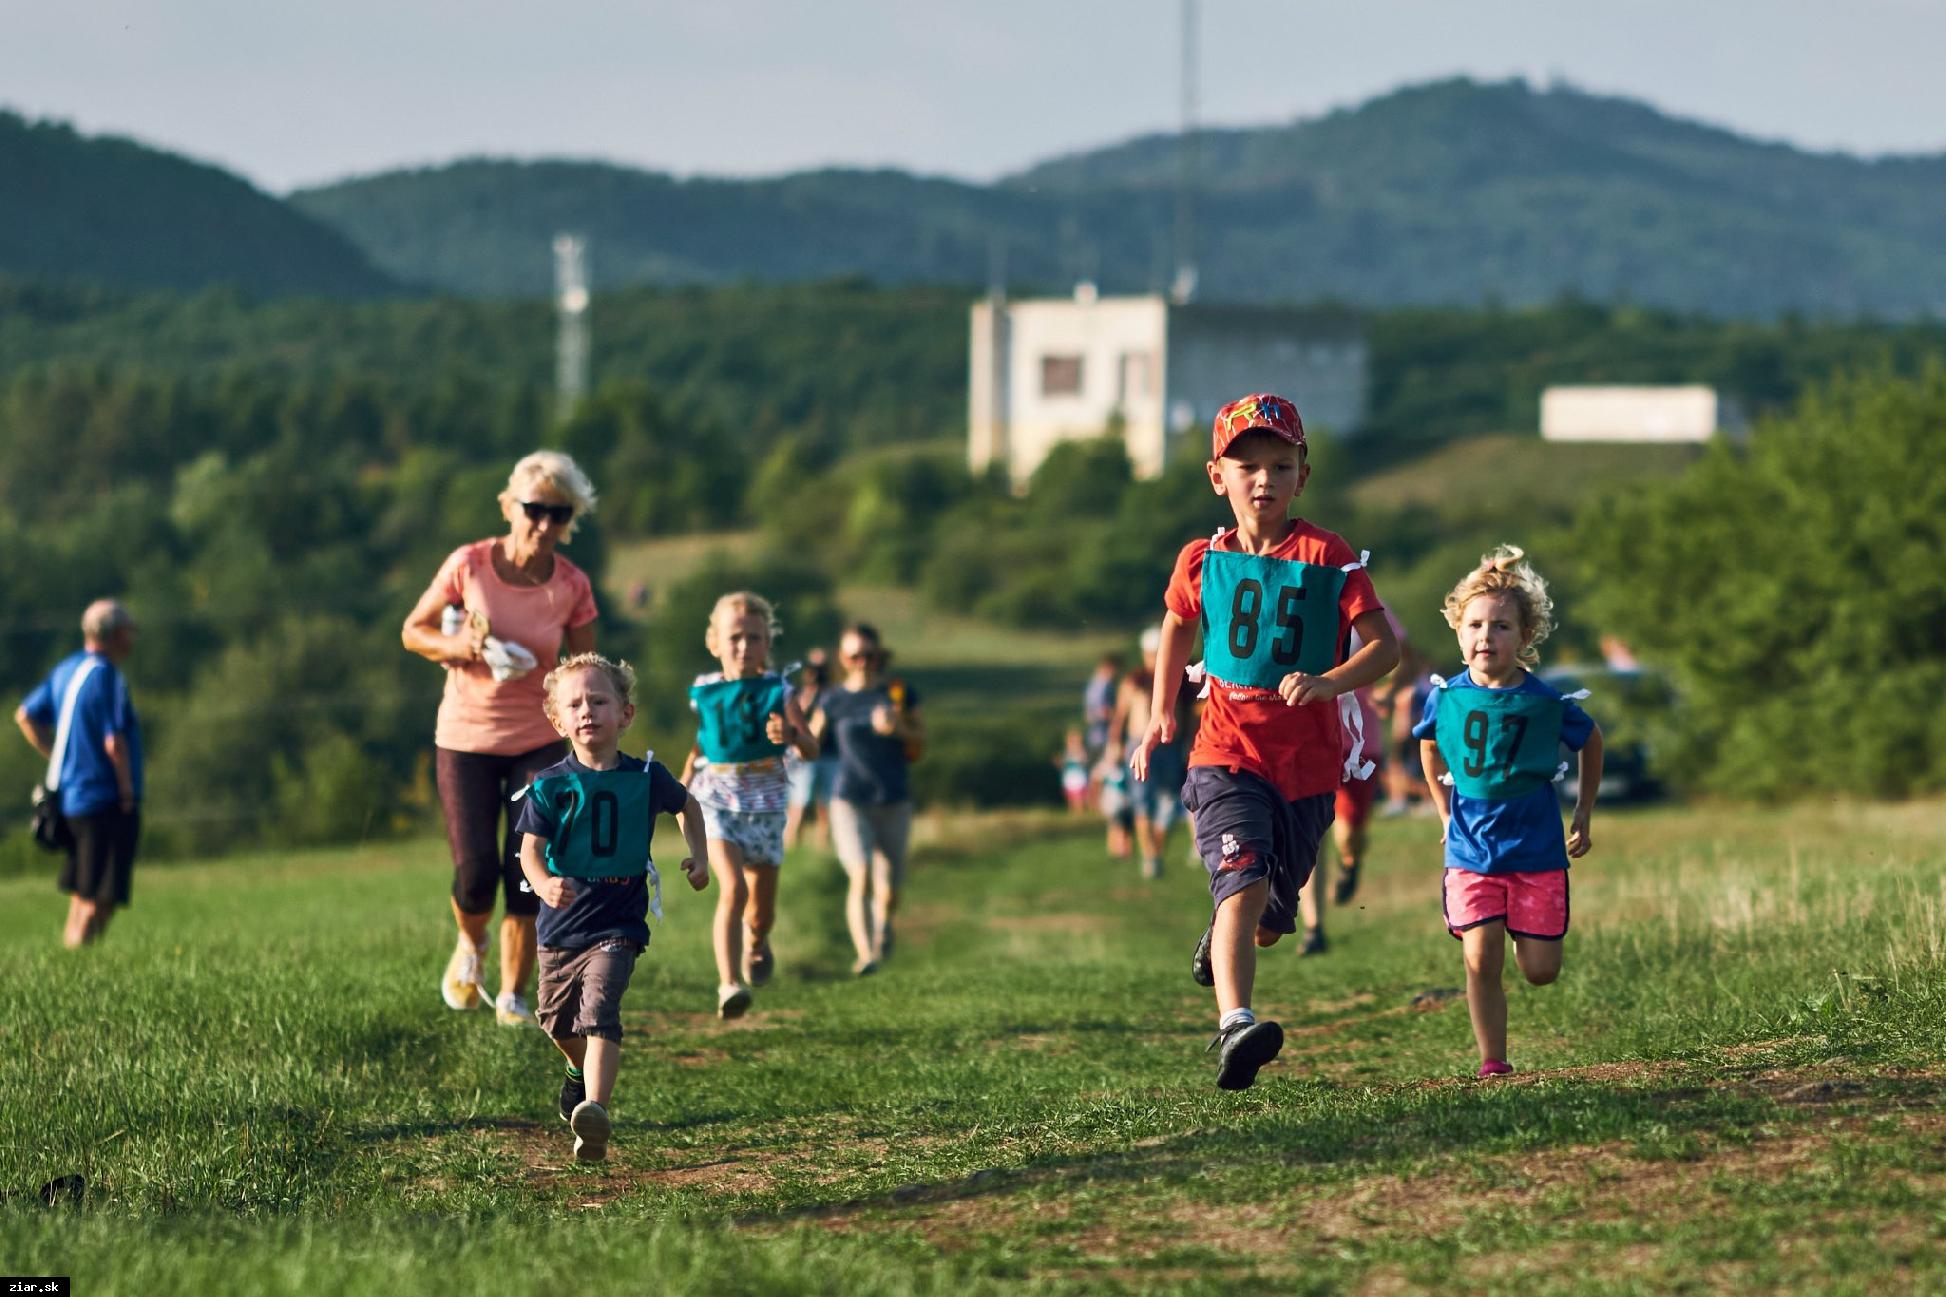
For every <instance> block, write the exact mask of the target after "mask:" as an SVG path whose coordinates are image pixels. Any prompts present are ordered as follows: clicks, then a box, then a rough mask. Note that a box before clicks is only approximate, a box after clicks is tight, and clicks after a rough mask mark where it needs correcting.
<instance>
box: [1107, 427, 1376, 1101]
mask: <svg viewBox="0 0 1946 1297" xmlns="http://www.w3.org/2000/svg"><path fill="white" fill-rule="evenodd" d="M1210 453H1211V458H1210V461H1209V463H1208V464H1207V465H1206V468H1207V470H1208V472H1209V480H1210V487H1211V488H1212V489H1213V490H1214V491H1215V492H1216V494H1218V495H1220V496H1222V497H1223V498H1224V499H1225V500H1226V501H1228V502H1229V505H1230V509H1231V511H1232V512H1233V513H1234V514H1235V515H1236V522H1237V525H1236V526H1235V527H1234V528H1232V529H1228V530H1225V531H1221V532H1218V533H1217V534H1216V536H1215V538H1214V539H1211V540H1198V541H1192V542H1190V543H1189V544H1188V545H1186V546H1184V548H1183V551H1182V553H1181V554H1180V555H1179V556H1178V557H1177V559H1176V568H1175V572H1174V573H1173V574H1172V575H1171V576H1170V578H1169V589H1168V592H1167V593H1166V594H1165V595H1164V596H1163V603H1164V604H1165V605H1166V606H1167V608H1168V613H1167V615H1165V616H1164V618H1163V621H1162V645H1161V649H1160V651H1159V652H1158V654H1157V657H1156V669H1155V699H1154V705H1153V707H1152V708H1151V711H1150V720H1149V726H1148V729H1147V731H1146V732H1145V733H1144V734H1143V736H1142V739H1141V742H1140V743H1139V744H1138V745H1137V746H1136V747H1135V749H1134V751H1133V752H1132V753H1131V755H1130V758H1129V765H1130V767H1131V768H1132V769H1133V770H1134V772H1135V777H1136V778H1138V779H1140V778H1142V777H1144V775H1145V774H1146V773H1147V770H1148V760H1149V752H1150V750H1151V749H1153V748H1154V747H1155V745H1156V744H1158V743H1166V742H1168V741H1169V740H1170V739H1171V738H1172V737H1173V736H1174V731H1175V715H1176V697H1177V692H1178V691H1179V690H1180V689H1181V687H1182V681H1183V673H1184V668H1185V667H1186V666H1187V665H1188V663H1189V654H1190V649H1191V648H1192V647H1193V646H1194V644H1195V641H1196V635H1197V629H1198V623H1199V622H1200V624H1201V630H1202V636H1203V658H1204V671H1205V672H1206V673H1207V676H1208V688H1209V697H1208V701H1207V702H1206V703H1205V705H1204V709H1203V719H1202V724H1201V726H1200V727H1199V728H1198V730H1197V731H1196V740H1195V746H1194V747H1193V748H1191V750H1190V754H1189V781H1188V783H1187V784H1185V785H1184V787H1183V804H1184V805H1185V806H1187V807H1188V808H1189V809H1190V811H1192V812H1193V813H1194V815H1195V817H1196V848H1197V851H1198V853H1199V854H1200V855H1201V856H1202V858H1203V867H1204V868H1205V869H1207V870H1208V871H1209V876H1210V896H1211V898H1212V899H1213V901H1214V902H1215V906H1216V912H1215V915H1214V917H1213V918H1212V920H1211V923H1210V928H1209V930H1208V931H1207V932H1205V933H1204V934H1203V939H1202V942H1201V943H1200V944H1199V945H1198V946H1197V948H1196V957H1195V960H1194V963H1193V966H1192V972H1193V974H1194V976H1195V978H1196V980H1197V981H1198V982H1199V983H1201V984H1202V985H1204V986H1212V985H1213V986H1214V987H1215V988H1216V1005H1217V1012H1218V1015H1219V1017H1218V1030H1217V1036H1216V1039H1215V1040H1214V1041H1212V1042H1211V1043H1210V1048H1211V1049H1219V1050H1220V1051H1221V1053H1220V1056H1219V1058H1220V1061H1219V1062H1218V1064H1217V1072H1216V1083H1217V1085H1218V1086H1220V1087H1222V1088H1223V1089H1225V1090H1241V1089H1245V1088H1247V1087H1248V1086H1249V1085H1250V1084H1251V1083H1252V1082H1253V1081H1255V1080H1256V1079H1257V1070H1258V1069H1259V1068H1261V1067H1262V1066H1263V1065H1264V1064H1265V1063H1268V1062H1269V1061H1270V1060H1271V1059H1273V1058H1275V1057H1276V1056H1277V1051H1278V1050H1280V1049H1282V1048H1283V1045H1284V1029H1283V1028H1282V1027H1281V1026H1279V1025H1278V1024H1277V1023H1275V1022H1270V1021H1262V1022H1260V1021H1258V1020H1257V1017H1256V1015H1255V1014H1254V1013H1252V1012H1251V1010H1250V994H1251V989H1252V986H1253V984H1254V982H1255V981H1256V974H1257V952H1256V949H1255V947H1256V946H1269V945H1273V944H1275V943H1276V941H1277V940H1278V938H1280V937H1282V936H1284V935H1285V934H1287V933H1291V932H1295V931H1296V930H1297V895H1298V892H1299V891H1300V890H1301V889H1302V888H1303V886H1304V884H1305V881H1306V880H1307V879H1309V878H1310V876H1311V868H1312V866H1313V865H1314V864H1316V863H1317V858H1318V846H1319V844H1320V843H1321V842H1322V841H1323V840H1324V835H1325V833H1326V832H1328V831H1329V829H1330V827H1331V817H1332V799H1333V796H1334V794H1335V793H1336V791H1337V788H1338V785H1339V783H1340V782H1342V781H1343V779H1344V778H1345V776H1346V773H1347V770H1348V768H1350V767H1353V766H1362V764H1363V763H1362V762H1361V761H1360V755H1361V754H1360V752H1359V751H1358V750H1357V748H1356V747H1355V746H1353V745H1349V744H1347V741H1346V734H1347V727H1346V725H1345V724H1344V722H1342V721H1341V719H1340V709H1341V703H1350V702H1351V698H1350V693H1351V691H1352V690H1354V689H1356V688H1358V687H1359V686H1361V685H1368V684H1371V683H1372V682H1373V681H1375V680H1377V679H1378V678H1379V677H1380V676H1383V675H1384V674H1385V673H1386V672H1387V671H1390V670H1391V669H1392V668H1393V666H1394V665H1396V664H1397V662H1398V660H1399V647H1398V642H1397V640H1396V639H1395V638H1394V637H1393V634H1392V627H1391V625H1390V623H1389V622H1388V621H1387V620H1386V616H1385V609H1384V606H1383V605H1382V604H1381V603H1379V599H1378V593H1377V591H1375V590H1374V589H1373V588H1372V582H1371V578H1370V577H1368V576H1367V575H1366V574H1365V572H1364V562H1363V560H1362V559H1361V558H1360V557H1359V556H1358V555H1357V554H1354V553H1353V552H1352V549H1351V546H1349V545H1347V544H1346V543H1345V542H1344V540H1343V539H1342V538H1340V537H1338V536H1336V535H1333V534H1332V533H1331V532H1328V531H1324V530H1322V529H1321V528H1318V527H1313V526H1312V525H1311V524H1310V523H1308V522H1305V521H1304V520H1303V519H1301V518H1292V517H1291V516H1290V506H1291V501H1293V500H1295V499H1296V498H1297V497H1298V495H1299V494H1301V493H1302V492H1303V490H1304V483H1305V479H1306V478H1308V477H1309V476H1310V472H1311V470H1310V465H1309V464H1307V463H1306V462H1305V457H1304V455H1305V446H1304V424H1303V422H1302V421H1301V420H1300V419H1299V418H1298V414H1297V410H1296V408H1295V407H1293V406H1292V405H1291V403H1290V402H1289V401H1287V400H1285V399H1284V398H1282V397H1280V396H1271V395H1268V394H1260V395H1256V396H1246V397H1244V398H1243V399H1242V400H1239V401H1233V402H1231V403H1230V404H1229V405H1226V406H1224V407H1223V408H1222V409H1221V410H1219V411H1218V412H1217V415H1216V426H1215V431H1214V434H1213V437H1212V440H1211V448H1210ZM1353 631H1356V632H1357V633H1358V636H1359V638H1360V640H1361V641H1362V647H1360V648H1359V649H1358V651H1357V652H1355V653H1352V654H1350V655H1349V656H1347V655H1346V650H1347V647H1348V645H1349V643H1350V637H1351V634H1352V632H1353ZM1347 750H1349V751H1350V753H1351V755H1350V757H1349V758H1347V757H1346V755H1345V753H1346V751H1347ZM1253 943H1254V944H1253Z"/></svg>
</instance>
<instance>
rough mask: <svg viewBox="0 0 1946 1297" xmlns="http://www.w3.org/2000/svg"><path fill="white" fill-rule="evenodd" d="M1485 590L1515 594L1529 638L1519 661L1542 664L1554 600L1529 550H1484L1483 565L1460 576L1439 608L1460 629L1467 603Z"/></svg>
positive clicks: (1514, 547) (1503, 547)
mask: <svg viewBox="0 0 1946 1297" xmlns="http://www.w3.org/2000/svg"><path fill="white" fill-rule="evenodd" d="M1483 594H1504V595H1511V596H1512V597H1513V601H1514V603H1515V604H1516V605H1518V606H1519V608H1520V631H1521V634H1522V635H1523V636H1525V637H1526V639H1527V642H1526V643H1525V644H1523V645H1521V648H1520V664H1521V665H1522V666H1524V667H1527V668H1529V669H1530V670H1531V669H1532V668H1534V667H1536V666H1539V665H1540V661H1541V654H1540V646H1541V641H1542V640H1545V639H1546V638H1547V637H1548V634H1549V633H1550V632H1551V631H1553V629H1554V600H1553V598H1552V597H1551V596H1549V594H1548V593H1547V582H1546V581H1544V580H1542V579H1541V574H1540V573H1539V572H1536V571H1535V570H1534V568H1533V565H1532V564H1530V563H1529V562H1528V561H1527V551H1526V550H1524V549H1522V548H1521V547H1520V546H1518V545H1500V546H1496V547H1495V548H1494V549H1492V550H1490V551H1488V552H1487V553H1485V554H1482V555H1481V556H1480V566H1478V567H1476V568H1474V569H1473V570H1472V571H1471V572H1468V573H1467V574H1466V575H1465V576H1463V577H1461V578H1460V582H1459V584H1458V585H1456V586H1454V587H1453V588H1452V590H1451V591H1450V592H1449V593H1448V594H1447V595H1446V602H1445V604H1444V605H1443V606H1442V607H1441V609H1440V611H1441V612H1443V613H1444V614H1445V615H1446V624H1447V625H1448V626H1451V627H1452V628H1453V629H1454V630H1456V631H1457V630H1458V629H1459V627H1460V618H1461V616H1462V615H1464V614H1465V612H1466V605H1467V604H1469V603H1472V602H1473V601H1474V600H1475V599H1477V598H1479V597H1480V596H1481V595H1483Z"/></svg>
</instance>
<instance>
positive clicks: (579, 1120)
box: [568, 1099, 612, 1162]
mask: <svg viewBox="0 0 1946 1297" xmlns="http://www.w3.org/2000/svg"><path fill="white" fill-rule="evenodd" d="M568 1129H569V1130H571V1131H573V1132H574V1160H575V1161H577V1162H601V1161H606V1160H607V1157H608V1134H609V1131H610V1130H611V1129H612V1127H611V1125H610V1124H609V1121H608V1109H606V1108H604V1107H602V1106H601V1105H600V1104H598V1103H596V1102H595V1101H594V1100H593V1099H583V1100H582V1101H581V1102H580V1103H578V1104H576V1105H575V1107H574V1113H573V1115H571V1116H570V1117H569V1118H568Z"/></svg>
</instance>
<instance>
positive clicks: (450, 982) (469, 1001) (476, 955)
mask: <svg viewBox="0 0 1946 1297" xmlns="http://www.w3.org/2000/svg"><path fill="white" fill-rule="evenodd" d="M439 994H440V996H441V997H442V998H444V999H445V1001H446V1007H447V1008H449V1009H472V1008H477V1007H478V1006H479V1004H480V1000H481V995H480V952H479V951H477V950H475V949H473V947H471V946H469V945H467V944H466V938H464V937H461V938H460V941H459V944H458V945H457V946H454V947H453V957H452V958H451V959H449V960H447V961H446V972H445V974H444V975H443V976H441V977H440V979H439Z"/></svg>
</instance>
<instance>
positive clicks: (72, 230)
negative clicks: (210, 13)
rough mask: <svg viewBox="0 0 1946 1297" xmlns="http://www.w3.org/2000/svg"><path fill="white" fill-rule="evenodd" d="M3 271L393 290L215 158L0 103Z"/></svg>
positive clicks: (323, 232) (325, 233)
mask: <svg viewBox="0 0 1946 1297" xmlns="http://www.w3.org/2000/svg"><path fill="white" fill-rule="evenodd" d="M0 177H5V181H4V185H0V272H10V273H13V274H19V275H33V276H38V277H48V278H57V279H84V280H94V281H99V282H105V283H114V284H139V285H146V286H152V287H159V288H178V289H193V288H201V287H205V286H208V285H214V284H228V285H232V286H234V287H236V288H238V289H241V290H242V291H244V292H246V293H250V294H253V295H270V294H291V293H302V294H317V295H326V296H332V297H365V296H372V295H375V294H379V293H385V292H388V291H392V290H394V289H395V288H396V285H394V284H393V283H392V282H391V281H390V280H389V279H387V277H386V276H385V275H384V274H383V273H381V272H380V271H378V270H376V269H374V268H373V266H372V265H371V263H370V262H369V261H367V260H366V259H365V255H364V254H363V253H362V252H360V251H359V250H358V249H357V248H355V247H353V246H352V245H351V244H350V243H348V242H347V241H346V240H345V239H344V237H343V236H342V235H340V234H339V233H337V232H336V231H335V230H332V229H330V228H329V227H327V226H325V225H323V224H321V223H320V222H318V221H316V220H313V219H312V218H311V217H309V216H306V215H304V214H303V213H301V212H298V211H295V210H293V209H292V208H291V207H290V206H289V205H288V204H285V203H283V202H281V201H279V200H278V199H275V198H272V197H270V196H269V195H267V194H264V193H261V192H259V191H258V190H256V189H254V188H252V187H251V186H250V185H249V184H247V183H246V182H244V181H243V180H241V179H239V178H237V177H236V176H234V175H231V174H230V173H229V172H227V171H223V170H221V169H219V168H217V167H212V166H207V165H205V164H203V163H199V162H192V161H190V160H188V159H186V158H182V157H179V156H177V155H175V154H172V153H165V152H162V151H161V150H158V149H152V148H147V147H145V146H143V145H140V144H137V143H134V142H133V141H130V140H124V139H115V138H111V137H107V136H94V137H90V136H85V135H81V134H78V133H77V132H76V131H74V130H73V129H72V128H70V127H68V126H65V125H62V124H60V123H57V122H34V121H28V120H27V119H26V118H23V117H20V116H18V115H17V114H14V113H8V112H0Z"/></svg>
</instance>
